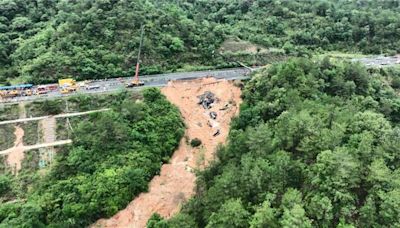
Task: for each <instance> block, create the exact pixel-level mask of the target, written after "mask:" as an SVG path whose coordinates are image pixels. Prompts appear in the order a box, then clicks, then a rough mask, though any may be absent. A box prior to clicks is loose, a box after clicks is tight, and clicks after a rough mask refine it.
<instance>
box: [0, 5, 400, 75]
mask: <svg viewBox="0 0 400 228" xmlns="http://www.w3.org/2000/svg"><path fill="white" fill-rule="evenodd" d="M399 12H400V7H399V3H398V1H372V0H368V1H361V2H360V1H356V0H351V1H347V0H332V1H326V0H293V1H279V0H257V1H250V0H249V1H243V0H231V1H209V0H198V1H187V0H181V1H167V0H134V1H124V0H116V1H102V0H82V1H62V0H54V1H40V2H30V1H23V0H7V1H3V2H1V4H0V15H1V17H0V32H1V36H0V83H7V82H10V80H11V79H13V78H15V77H20V78H21V79H22V80H24V81H29V82H34V83H44V82H50V81H52V82H55V81H56V79H59V78H64V77H66V76H73V77H74V78H76V79H93V78H106V77H120V76H131V75H133V74H134V66H135V63H136V56H137V52H138V47H139V42H140V26H141V24H143V25H144V26H145V30H146V33H145V38H144V44H143V50H142V53H143V56H142V63H143V64H142V68H141V74H151V73H160V72H165V71H175V70H178V69H196V68H199V69H201V68H203V67H204V66H208V67H211V68H215V67H229V66H230V67H232V66H237V63H236V62H235V61H241V62H246V63H248V64H254V63H257V64H265V63H270V62H271V61H274V60H273V59H275V58H277V59H281V54H278V55H276V54H274V51H269V50H268V51H267V52H263V51H262V50H261V48H260V47H263V48H275V49H279V50H281V49H283V50H284V52H285V53H286V54H290V55H297V56H308V55H310V54H311V53H312V52H314V51H324V50H328V51H330V50H335V51H337V50H341V51H347V52H352V51H362V52H364V53H375V54H380V53H389V54H394V53H395V52H396V51H397V52H398V51H399V46H400V45H399V40H400V39H399V38H400V37H399V36H400V35H399V34H400V33H399V32H398V30H399V26H400V19H399V17H398V14H399ZM231 38H239V39H241V40H244V41H249V42H252V43H255V44H257V45H258V47H259V48H258V50H257V51H256V52H254V53H226V55H223V56H221V55H218V54H217V52H218V49H219V47H220V46H221V44H222V43H223V41H225V40H228V39H231ZM279 53H281V51H279Z"/></svg>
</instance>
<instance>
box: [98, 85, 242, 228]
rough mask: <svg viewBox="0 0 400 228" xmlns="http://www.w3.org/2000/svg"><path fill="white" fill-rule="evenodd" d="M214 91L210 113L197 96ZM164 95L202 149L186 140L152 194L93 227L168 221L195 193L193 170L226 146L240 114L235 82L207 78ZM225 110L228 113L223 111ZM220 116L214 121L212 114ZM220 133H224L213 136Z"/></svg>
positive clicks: (139, 227)
mask: <svg viewBox="0 0 400 228" xmlns="http://www.w3.org/2000/svg"><path fill="white" fill-rule="evenodd" d="M206 91H211V92H212V93H214V94H215V95H216V97H217V98H218V99H219V101H217V102H216V103H215V106H213V107H212V108H211V109H209V110H205V109H203V107H202V106H201V105H198V104H197V103H198V98H197V96H199V95H201V94H203V93H204V92H206ZM162 92H163V94H164V95H165V96H166V97H167V98H168V100H169V101H171V102H172V103H173V104H175V105H176V106H178V107H179V109H180V111H181V113H182V116H183V118H184V120H185V123H186V125H187V130H186V137H188V138H189V139H193V138H199V139H201V141H202V142H203V144H202V146H201V147H200V148H196V149H194V148H191V147H190V146H189V145H187V143H186V140H185V138H184V139H182V141H181V142H180V146H179V148H178V149H177V150H176V151H175V153H174V155H173V157H172V158H171V161H170V163H169V164H165V165H163V166H162V168H161V173H160V175H159V176H156V177H154V178H153V180H152V181H151V182H150V185H149V192H147V193H142V194H140V195H139V196H138V197H136V198H135V199H134V200H133V201H132V202H131V203H130V204H129V205H128V206H127V208H125V209H124V210H122V211H120V212H118V213H117V214H116V215H114V216H113V217H112V218H110V219H101V220H99V221H98V222H97V223H95V224H94V225H92V227H132V228H142V227H145V225H146V222H147V220H148V219H149V218H150V216H151V215H152V214H153V213H155V212H157V213H159V214H160V215H162V216H164V217H166V218H169V217H171V216H172V215H174V214H175V213H177V212H178V211H179V209H180V206H181V205H182V203H184V202H185V201H186V200H188V199H189V198H190V197H191V196H192V195H193V194H194V187H195V179H196V177H195V175H194V173H193V172H192V171H193V169H194V168H198V167H203V166H204V165H206V164H208V162H209V161H210V160H212V159H213V158H214V152H215V148H216V147H217V146H218V144H220V143H224V142H225V140H226V136H227V134H228V131H229V124H230V121H231V119H232V117H233V116H235V115H236V114H237V113H238V111H239V103H240V102H241V100H240V89H239V88H237V87H235V86H233V84H232V82H228V81H226V80H216V79H214V78H204V79H197V80H192V81H174V82H170V83H169V84H168V86H167V87H164V88H163V89H162ZM224 107H225V110H220V109H223V108H224ZM210 111H215V112H216V113H217V115H218V116H217V118H216V120H215V121H214V120H211V119H210V117H209V112H210ZM218 129H219V130H220V132H221V134H220V135H218V136H216V137H214V136H213V134H214V133H215V132H216V131H217V130H218Z"/></svg>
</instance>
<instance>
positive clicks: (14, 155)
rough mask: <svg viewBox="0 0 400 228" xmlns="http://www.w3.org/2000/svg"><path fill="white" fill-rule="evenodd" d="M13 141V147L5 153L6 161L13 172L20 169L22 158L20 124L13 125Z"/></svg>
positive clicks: (22, 134)
mask: <svg viewBox="0 0 400 228" xmlns="http://www.w3.org/2000/svg"><path fill="white" fill-rule="evenodd" d="M14 134H15V141H14V147H12V148H10V149H9V151H10V152H9V153H8V155H7V163H8V165H9V166H10V167H12V169H13V171H14V172H15V173H18V171H19V170H20V169H21V163H22V160H24V157H25V154H24V144H23V138H24V130H23V129H22V128H21V127H20V126H18V125H17V126H15V132H14Z"/></svg>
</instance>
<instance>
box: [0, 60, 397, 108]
mask: <svg viewBox="0 0 400 228" xmlns="http://www.w3.org/2000/svg"><path fill="white" fill-rule="evenodd" d="M351 61H353V62H361V63H363V64H364V65H365V66H366V67H385V66H394V65H400V55H396V56H387V57H386V56H370V57H365V58H354V59H352V60H351ZM256 69H257V68H253V70H256ZM250 71H251V70H250V69H248V68H244V67H242V68H231V69H222V70H207V71H194V72H179V73H169V74H155V75H143V76H140V80H141V81H143V82H144V86H141V87H135V88H130V90H138V89H141V88H146V87H161V86H165V85H166V84H167V83H168V81H169V80H185V79H194V78H202V77H206V76H213V77H215V78H218V79H222V78H224V79H228V80H233V79H245V78H248V77H249V73H250ZM132 79H133V78H132V77H127V78H121V79H116V78H112V79H104V80H94V81H92V82H91V83H90V84H89V86H90V87H91V88H93V89H85V88H82V89H80V90H79V91H78V92H74V93H70V94H61V93H60V92H59V91H58V90H56V91H52V92H49V93H48V94H44V95H34V96H27V97H15V98H9V99H5V100H1V101H0V103H18V102H21V101H33V100H40V99H48V98H57V97H65V96H71V95H75V94H79V93H82V94H93V93H109V92H113V91H118V90H122V89H124V88H125V85H126V84H127V83H128V82H129V81H131V80H132ZM53 85H54V84H53Z"/></svg>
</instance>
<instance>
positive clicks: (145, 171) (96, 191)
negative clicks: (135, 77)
mask: <svg viewBox="0 0 400 228" xmlns="http://www.w3.org/2000/svg"><path fill="white" fill-rule="evenodd" d="M148 95H151V96H148ZM116 97H118V99H120V100H117V99H116V100H115V101H114V105H113V106H112V110H110V111H108V112H102V113H94V114H91V115H89V116H88V118H87V119H83V120H81V121H78V120H73V128H74V131H73V133H72V140H73V142H74V143H73V144H72V145H71V146H68V147H66V148H63V149H62V150H61V151H59V152H58V153H57V155H56V161H55V162H54V166H52V167H51V169H50V172H49V174H48V175H46V176H44V177H43V178H41V179H40V180H37V179H34V178H33V179H32V176H30V177H31V180H29V179H21V178H26V177H29V176H27V175H25V172H24V173H21V174H19V175H18V177H17V179H15V180H14V182H15V183H16V184H17V183H18V184H21V183H26V184H25V185H21V187H20V188H13V191H14V197H16V198H19V197H20V198H24V199H26V202H25V203H23V204H20V203H15V202H14V203H12V202H9V203H7V204H2V205H0V223H1V225H0V227H41V226H53V227H84V226H87V225H89V224H91V223H93V222H94V221H96V219H98V218H100V217H109V216H112V215H113V214H115V213H116V212H117V211H118V210H120V209H121V208H123V207H125V206H126V205H127V204H128V203H129V202H130V200H131V199H132V198H133V197H135V196H136V195H137V194H139V193H140V192H143V191H146V190H147V185H148V182H149V181H150V179H151V178H152V177H153V176H154V175H155V174H157V173H158V172H159V169H160V167H161V165H162V162H163V161H167V160H168V159H169V157H170V156H171V154H172V152H173V151H174V149H175V148H176V147H177V146H178V144H179V141H180V139H181V137H182V136H183V133H184V124H183V122H182V120H181V118H180V115H179V111H178V110H177V109H176V108H175V107H174V106H172V105H171V104H170V103H169V102H168V101H167V100H166V99H165V97H164V96H163V95H162V94H161V92H160V91H159V90H158V89H151V90H149V91H147V92H146V93H145V95H144V97H145V98H144V101H139V102H135V100H133V99H131V97H130V96H126V94H125V95H121V94H120V95H116ZM150 97H151V102H150V100H149V99H150ZM36 159H37V157H35V156H33V157H30V160H32V161H33V162H25V163H24V164H23V170H24V169H27V170H31V172H32V169H34V168H29V167H33V164H37V163H38V161H37V160H36ZM4 183H6V182H5V181H4ZM4 186H7V185H6V184H4ZM28 186H31V188H27V187H28ZM32 186H34V187H32Z"/></svg>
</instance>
